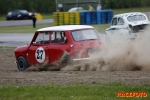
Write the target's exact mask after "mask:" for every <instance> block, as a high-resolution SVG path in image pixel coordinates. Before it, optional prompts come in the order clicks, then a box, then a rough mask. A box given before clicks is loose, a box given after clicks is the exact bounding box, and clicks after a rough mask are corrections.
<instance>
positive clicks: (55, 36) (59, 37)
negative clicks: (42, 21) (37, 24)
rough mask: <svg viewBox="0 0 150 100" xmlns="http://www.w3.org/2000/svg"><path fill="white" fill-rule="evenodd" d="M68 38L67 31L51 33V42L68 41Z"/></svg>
mask: <svg viewBox="0 0 150 100" xmlns="http://www.w3.org/2000/svg"><path fill="white" fill-rule="evenodd" d="M66 42H67V38H66V35H65V32H52V34H51V43H56V44H59V43H66Z"/></svg>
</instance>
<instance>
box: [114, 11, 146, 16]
mask: <svg viewBox="0 0 150 100" xmlns="http://www.w3.org/2000/svg"><path fill="white" fill-rule="evenodd" d="M133 15H145V14H144V13H141V12H130V13H122V14H117V15H115V16H114V17H128V16H133Z"/></svg>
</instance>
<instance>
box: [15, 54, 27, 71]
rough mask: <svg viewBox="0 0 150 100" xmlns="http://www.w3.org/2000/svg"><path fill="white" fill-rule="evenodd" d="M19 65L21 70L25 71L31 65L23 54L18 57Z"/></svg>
mask: <svg viewBox="0 0 150 100" xmlns="http://www.w3.org/2000/svg"><path fill="white" fill-rule="evenodd" d="M17 67H18V70H19V71H24V70H26V69H27V68H28V67H29V65H28V63H27V61H26V59H25V58H24V57H23V56H20V57H19V58H18V59H17Z"/></svg>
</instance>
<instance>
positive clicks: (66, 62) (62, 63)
mask: <svg viewBox="0 0 150 100" xmlns="http://www.w3.org/2000/svg"><path fill="white" fill-rule="evenodd" d="M70 64H71V58H70V56H69V55H66V56H63V57H61V59H60V65H59V70H62V68H64V67H66V66H68V65H70Z"/></svg>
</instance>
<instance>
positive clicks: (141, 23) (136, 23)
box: [129, 21, 150, 26]
mask: <svg viewBox="0 0 150 100" xmlns="http://www.w3.org/2000/svg"><path fill="white" fill-rule="evenodd" d="M129 24H130V25H132V26H137V25H143V24H150V21H134V22H130V23H129Z"/></svg>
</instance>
